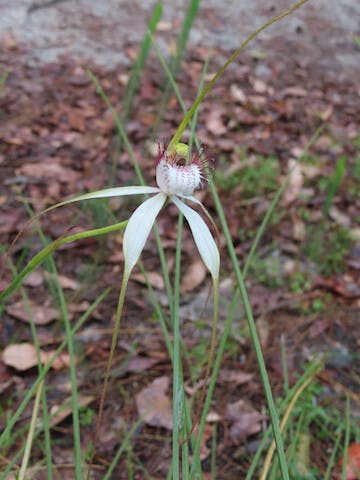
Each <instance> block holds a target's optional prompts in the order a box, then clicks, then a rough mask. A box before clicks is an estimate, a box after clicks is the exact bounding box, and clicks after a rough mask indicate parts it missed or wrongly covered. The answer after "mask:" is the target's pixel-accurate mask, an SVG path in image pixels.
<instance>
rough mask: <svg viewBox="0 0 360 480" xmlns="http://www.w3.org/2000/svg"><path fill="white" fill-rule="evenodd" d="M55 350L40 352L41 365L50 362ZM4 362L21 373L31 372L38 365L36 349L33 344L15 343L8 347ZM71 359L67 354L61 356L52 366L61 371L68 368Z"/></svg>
mask: <svg viewBox="0 0 360 480" xmlns="http://www.w3.org/2000/svg"><path fill="white" fill-rule="evenodd" d="M54 353H55V350H51V351H46V352H44V351H42V350H41V351H40V359H41V363H46V362H48V361H49V360H50V359H51V358H52V357H53V355H54ZM2 360H3V362H4V364H5V365H7V366H8V367H13V368H15V369H16V370H19V371H21V372H22V371H25V370H29V369H30V368H33V367H35V366H36V365H38V359H37V355H36V348H35V346H34V345H32V344H31V343H14V344H13V345H9V346H8V347H6V348H5V349H4V351H3V353H2ZM69 363H70V358H69V355H68V354H67V353H62V354H60V355H59V356H58V357H57V358H56V359H55V361H54V362H53V364H52V368H53V369H54V370H60V369H62V368H64V367H68V366H69Z"/></svg>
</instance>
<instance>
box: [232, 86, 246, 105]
mask: <svg viewBox="0 0 360 480" xmlns="http://www.w3.org/2000/svg"><path fill="white" fill-rule="evenodd" d="M230 95H231V96H232V97H233V99H234V100H235V101H237V102H239V103H241V104H244V103H246V95H245V93H244V91H243V90H242V89H241V88H239V87H238V86H237V85H236V84H235V83H233V84H232V85H230Z"/></svg>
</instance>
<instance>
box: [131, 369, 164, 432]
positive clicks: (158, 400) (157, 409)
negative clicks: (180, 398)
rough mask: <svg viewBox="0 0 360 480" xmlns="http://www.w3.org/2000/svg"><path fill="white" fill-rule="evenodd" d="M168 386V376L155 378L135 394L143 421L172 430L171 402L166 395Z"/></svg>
mask: <svg viewBox="0 0 360 480" xmlns="http://www.w3.org/2000/svg"><path fill="white" fill-rule="evenodd" d="M168 387H169V377H165V376H164V377H159V378H156V379H155V380H154V381H153V382H152V383H151V384H150V386H149V387H146V388H144V389H143V390H141V392H139V393H138V394H137V395H136V406H137V409H138V412H139V415H140V416H141V417H142V418H143V420H144V422H145V423H147V424H148V425H151V426H152V427H163V428H166V429H167V430H172V410H171V402H170V398H169V396H168V395H166V391H167V389H168Z"/></svg>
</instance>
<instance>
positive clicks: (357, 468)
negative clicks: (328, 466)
mask: <svg viewBox="0 0 360 480" xmlns="http://www.w3.org/2000/svg"><path fill="white" fill-rule="evenodd" d="M343 462H344V458H343V457H342V458H341V459H340V460H339V465H340V467H342V464H343ZM359 474H360V443H355V442H354V443H351V444H350V445H349V448H348V462H347V465H346V480H357V479H358V478H359Z"/></svg>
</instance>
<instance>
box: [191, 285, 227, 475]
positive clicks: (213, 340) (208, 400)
mask: <svg viewBox="0 0 360 480" xmlns="http://www.w3.org/2000/svg"><path fill="white" fill-rule="evenodd" d="M213 290H214V299H213V321H212V330H211V343H210V353H209V361H208V364H207V369H206V374H205V385H204V389H205V388H206V384H207V380H208V378H209V375H210V371H211V369H213V372H212V375H211V377H210V383H209V387H208V393H207V395H206V398H205V403H204V406H203V408H202V415H201V419H200V423H199V431H198V434H197V437H196V441H195V446H194V454H193V458H194V461H193V463H192V465H191V470H190V479H193V478H194V477H195V474H196V473H197V471H199V470H200V448H201V444H202V438H203V434H204V429H205V425H206V417H207V414H208V412H209V409H210V404H211V399H212V396H213V393H214V388H215V384H216V378H217V373H218V370H219V367H220V363H221V358H222V353H223V350H221V355H220V358H219V355H218V356H217V357H216V359H215V351H216V344H217V343H216V333H217V324H218V317H219V278H213ZM214 359H215V362H214ZM202 402H203V399H202V398H201V404H202Z"/></svg>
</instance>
